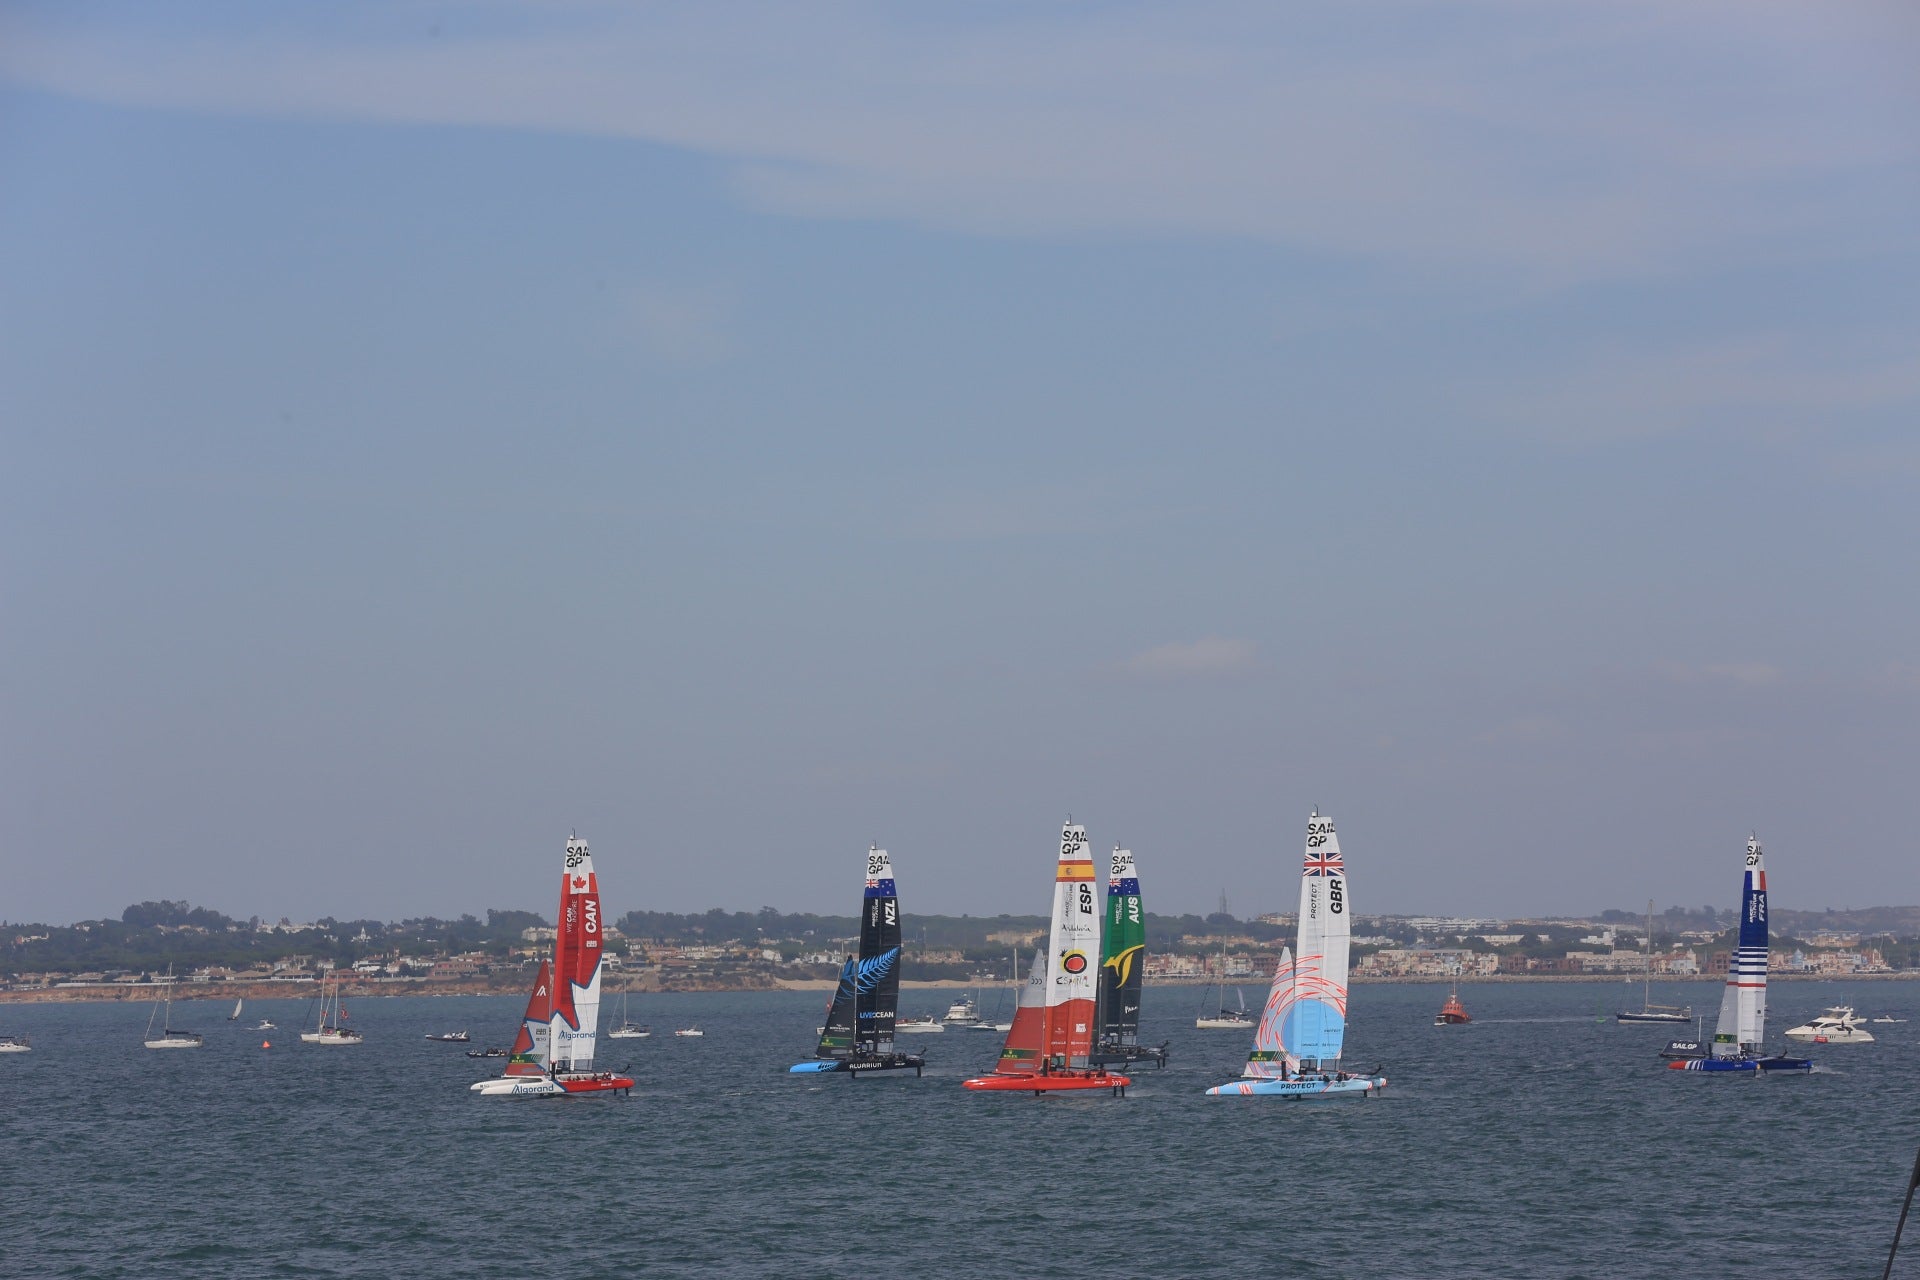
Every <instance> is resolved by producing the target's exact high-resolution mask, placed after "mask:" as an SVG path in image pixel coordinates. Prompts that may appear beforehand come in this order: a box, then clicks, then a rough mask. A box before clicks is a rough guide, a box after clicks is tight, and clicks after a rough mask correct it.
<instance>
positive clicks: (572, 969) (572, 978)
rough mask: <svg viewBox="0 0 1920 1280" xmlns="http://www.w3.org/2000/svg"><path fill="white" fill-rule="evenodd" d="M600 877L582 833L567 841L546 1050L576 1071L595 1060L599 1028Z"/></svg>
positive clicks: (562, 870)
mask: <svg viewBox="0 0 1920 1280" xmlns="http://www.w3.org/2000/svg"><path fill="white" fill-rule="evenodd" d="M601 938H602V926H601V921H600V881H599V878H598V877H596V876H595V875H594V874H593V855H592V854H591V853H589V852H588V851H587V842H586V841H585V840H581V839H579V838H578V837H574V838H570V839H569V840H568V841H567V857H566V863H565V865H564V866H563V867H562V868H561V873H560V929H559V936H558V937H557V938H556V939H555V941H554V946H553V1015H552V1017H551V1018H550V1019H549V1021H548V1026H549V1028H550V1031H549V1040H548V1046H547V1048H548V1053H549V1054H550V1055H551V1057H552V1060H553V1062H554V1063H555V1064H556V1065H558V1066H560V1067H562V1068H565V1067H568V1066H569V1065H570V1066H571V1068H572V1069H573V1070H575V1071H586V1070H588V1069H590V1068H591V1067H592V1066H593V1049H594V1040H595V1038H596V1037H597V1036H598V1034H599V1031H600V953H601V946H600V943H601Z"/></svg>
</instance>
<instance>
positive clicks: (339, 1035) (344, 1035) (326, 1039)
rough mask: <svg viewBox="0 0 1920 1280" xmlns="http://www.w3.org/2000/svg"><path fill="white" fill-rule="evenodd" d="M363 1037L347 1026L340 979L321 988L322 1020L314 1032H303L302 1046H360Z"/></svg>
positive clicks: (336, 978)
mask: <svg viewBox="0 0 1920 1280" xmlns="http://www.w3.org/2000/svg"><path fill="white" fill-rule="evenodd" d="M361 1039H362V1037H361V1035H360V1033H359V1032H358V1031H356V1030H354V1029H353V1028H352V1027H350V1026H348V1025H347V1015H346V1012H345V1011H344V1010H343V1009H341V1007H340V979H339V978H338V977H335V978H334V979H333V980H332V981H331V983H328V984H323V985H322V986H321V988H320V1019H319V1022H318V1023H317V1024H316V1025H315V1027H314V1029H313V1030H312V1031H302V1032H301V1033H300V1041H301V1043H302V1044H324V1045H333V1046H336V1047H338V1046H340V1045H348V1044H359V1043H360V1042H361Z"/></svg>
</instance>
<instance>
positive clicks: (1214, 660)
mask: <svg viewBox="0 0 1920 1280" xmlns="http://www.w3.org/2000/svg"><path fill="white" fill-rule="evenodd" d="M1253 659H1254V645H1253V641H1251V640H1238V639H1230V638H1228V637H1225V636H1206V637H1203V638H1202V639H1199V640H1190V641H1185V642H1176V643H1173V644H1163V645H1157V646H1155V647H1154V648H1151V649H1146V650H1142V651H1141V652H1139V653H1136V654H1134V655H1133V656H1132V657H1130V658H1127V659H1125V660H1123V661H1122V662H1120V663H1119V664H1117V665H1118V669H1119V670H1120V671H1122V672H1125V673H1127V674H1129V675H1136V676H1217V675H1230V674H1232V673H1234V672H1238V671H1246V670H1248V669H1250V668H1251V667H1252V666H1253Z"/></svg>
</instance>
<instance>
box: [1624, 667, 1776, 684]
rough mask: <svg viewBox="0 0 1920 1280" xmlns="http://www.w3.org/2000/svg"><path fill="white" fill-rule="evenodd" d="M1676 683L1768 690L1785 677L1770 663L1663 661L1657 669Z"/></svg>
mask: <svg viewBox="0 0 1920 1280" xmlns="http://www.w3.org/2000/svg"><path fill="white" fill-rule="evenodd" d="M1654 669H1655V670H1656V671H1658V672H1659V673H1660V674H1661V675H1662V676H1665V677H1666V678H1667V679H1668V680H1671V681H1673V682H1674V683H1675V684H1723V685H1737V686H1741V687H1744V688H1753V689H1758V688H1766V687H1769V686H1772V685H1777V684H1779V683H1780V681H1781V679H1782V678H1783V676H1784V675H1785V673H1784V672H1782V671H1781V670H1780V668H1779V667H1776V666H1774V665H1773V664H1772V663H1770V662H1706V663H1699V664H1694V665H1689V664H1687V663H1682V662H1662V663H1658V664H1656V665H1655V668H1654Z"/></svg>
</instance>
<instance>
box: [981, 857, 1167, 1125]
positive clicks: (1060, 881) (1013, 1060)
mask: <svg viewBox="0 0 1920 1280" xmlns="http://www.w3.org/2000/svg"><path fill="white" fill-rule="evenodd" d="M1099 965H1100V906H1099V903H1098V902H1097V901H1096V898H1095V895H1094V891H1093V852H1092V849H1091V847H1090V846H1089V845H1088V844H1087V829H1086V828H1085V827H1083V826H1079V825H1077V824H1075V823H1072V822H1069V823H1067V825H1066V826H1065V827H1063V828H1062V829H1061V831H1060V860H1059V863H1058V865H1057V866H1056V868H1055V870H1054V887H1053V926H1052V932H1051V934H1050V936H1049V939H1048V946H1047V949H1046V950H1045V951H1044V952H1038V953H1036V954H1035V955H1034V957H1033V970H1032V972H1031V973H1030V974H1029V975H1028V978H1027V986H1026V989H1025V990H1024V991H1023V992H1021V995H1020V1006H1019V1008H1017V1009H1015V1010H1014V1014H1013V1027H1012V1029H1011V1030H1009V1031H1008V1032H1007V1042H1006V1045H1005V1047H1003V1048H1002V1049H1001V1051H1000V1061H999V1062H998V1063H997V1064H996V1065H995V1066H994V1069H993V1074H992V1075H987V1076H978V1077H975V1078H974V1079H972V1080H967V1081H963V1082H962V1083H963V1084H964V1085H965V1087H967V1088H969V1089H986V1090H1011V1091H1024V1092H1032V1093H1048V1092H1055V1091H1061V1090H1069V1089H1111V1090H1112V1091H1113V1092H1114V1093H1115V1094H1116V1095H1118V1094H1121V1093H1123V1092H1124V1091H1125V1089H1126V1087H1127V1086H1128V1085H1130V1084H1132V1083H1133V1081H1132V1080H1130V1079H1128V1078H1127V1077H1126V1076H1123V1075H1118V1074H1115V1073H1113V1072H1110V1071H1108V1070H1107V1069H1106V1068H1105V1067H1103V1066H1099V1065H1097V1064H1094V1063H1091V1062H1089V1058H1090V1057H1091V1056H1092V1055H1093V1051H1094V1035H1095V1028H1096V1025H1097V1018H1096V1014H1097V1005H1098V980H1099V979H1098V971H1099Z"/></svg>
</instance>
